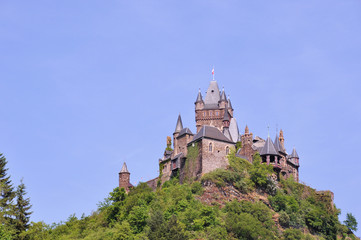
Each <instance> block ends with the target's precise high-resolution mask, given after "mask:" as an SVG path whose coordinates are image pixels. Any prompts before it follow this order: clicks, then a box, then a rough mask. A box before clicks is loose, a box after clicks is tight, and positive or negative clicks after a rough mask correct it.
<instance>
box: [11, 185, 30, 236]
mask: <svg viewBox="0 0 361 240" xmlns="http://www.w3.org/2000/svg"><path fill="white" fill-rule="evenodd" d="M25 189H26V188H25V185H24V183H23V180H21V183H20V185H19V186H18V188H17V190H16V208H15V219H16V221H15V226H16V229H17V232H18V233H20V232H23V231H25V230H27V229H28V228H29V219H30V215H31V214H32V212H31V211H30V208H31V204H30V198H25V195H26V191H25Z"/></svg>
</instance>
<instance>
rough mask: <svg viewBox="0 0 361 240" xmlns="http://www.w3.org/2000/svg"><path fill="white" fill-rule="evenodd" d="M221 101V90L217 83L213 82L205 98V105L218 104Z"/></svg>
mask: <svg viewBox="0 0 361 240" xmlns="http://www.w3.org/2000/svg"><path fill="white" fill-rule="evenodd" d="M219 99H220V94H219V88H218V84H217V82H216V81H211V83H210V84H209V87H208V90H207V94H206V96H205V98H204V104H217V106H218V102H219Z"/></svg>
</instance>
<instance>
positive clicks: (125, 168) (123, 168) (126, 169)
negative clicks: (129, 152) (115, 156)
mask: <svg viewBox="0 0 361 240" xmlns="http://www.w3.org/2000/svg"><path fill="white" fill-rule="evenodd" d="M119 173H129V171H128V168H127V164H126V163H125V162H124V163H123V167H122V169H121V170H120V172H119Z"/></svg>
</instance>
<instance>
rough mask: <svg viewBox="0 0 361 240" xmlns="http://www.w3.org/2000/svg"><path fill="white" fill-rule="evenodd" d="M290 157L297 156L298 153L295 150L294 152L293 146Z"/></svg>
mask: <svg viewBox="0 0 361 240" xmlns="http://www.w3.org/2000/svg"><path fill="white" fill-rule="evenodd" d="M291 158H299V157H298V154H297V152H296V148H293V150H292V154H291Z"/></svg>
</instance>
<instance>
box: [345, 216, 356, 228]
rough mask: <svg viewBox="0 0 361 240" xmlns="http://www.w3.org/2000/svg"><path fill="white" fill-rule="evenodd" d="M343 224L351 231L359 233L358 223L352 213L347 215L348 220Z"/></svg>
mask: <svg viewBox="0 0 361 240" xmlns="http://www.w3.org/2000/svg"><path fill="white" fill-rule="evenodd" d="M343 223H344V224H345V225H346V227H347V228H348V229H349V230H350V231H357V221H356V218H355V217H354V216H353V215H352V213H347V215H346V220H345V221H344V222H343Z"/></svg>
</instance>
